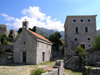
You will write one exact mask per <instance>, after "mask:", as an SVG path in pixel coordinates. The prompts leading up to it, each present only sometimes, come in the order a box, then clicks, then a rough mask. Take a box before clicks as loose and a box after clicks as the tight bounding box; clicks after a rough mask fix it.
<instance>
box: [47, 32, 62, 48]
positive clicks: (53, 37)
mask: <svg viewBox="0 0 100 75" xmlns="http://www.w3.org/2000/svg"><path fill="white" fill-rule="evenodd" d="M60 38H61V35H60V33H59V32H55V33H52V34H50V36H49V40H50V41H51V42H52V43H53V45H52V47H55V48H56V50H59V46H62V42H61V40H60Z"/></svg>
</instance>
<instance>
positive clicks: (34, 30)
mask: <svg viewBox="0 0 100 75" xmlns="http://www.w3.org/2000/svg"><path fill="white" fill-rule="evenodd" d="M29 30H31V31H33V32H36V26H34V27H33V28H32V29H31V28H29ZM20 32H22V28H19V29H18V34H19V33H20Z"/></svg>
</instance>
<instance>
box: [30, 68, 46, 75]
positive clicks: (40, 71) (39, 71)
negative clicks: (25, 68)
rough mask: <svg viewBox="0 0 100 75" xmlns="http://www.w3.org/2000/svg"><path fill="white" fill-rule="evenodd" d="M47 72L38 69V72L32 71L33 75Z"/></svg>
mask: <svg viewBox="0 0 100 75" xmlns="http://www.w3.org/2000/svg"><path fill="white" fill-rule="evenodd" d="M44 72H45V71H44V70H43V69H40V68H39V69H36V70H32V71H31V75H41V74H42V73H44Z"/></svg>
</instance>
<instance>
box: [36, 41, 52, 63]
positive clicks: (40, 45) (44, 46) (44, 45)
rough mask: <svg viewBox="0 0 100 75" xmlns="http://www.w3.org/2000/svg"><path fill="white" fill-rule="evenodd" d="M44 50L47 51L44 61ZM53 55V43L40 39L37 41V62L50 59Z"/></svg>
mask: <svg viewBox="0 0 100 75" xmlns="http://www.w3.org/2000/svg"><path fill="white" fill-rule="evenodd" d="M42 52H45V56H44V61H43V60H42V59H43V55H42ZM50 56H51V43H48V42H45V41H43V40H39V39H38V42H37V64H39V63H43V62H46V61H49V60H50Z"/></svg>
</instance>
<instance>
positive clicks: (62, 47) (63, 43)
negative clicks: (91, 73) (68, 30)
mask: <svg viewBox="0 0 100 75" xmlns="http://www.w3.org/2000/svg"><path fill="white" fill-rule="evenodd" d="M61 42H62V46H61V50H62V54H64V45H65V42H64V41H63V40H62V41H61Z"/></svg>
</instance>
